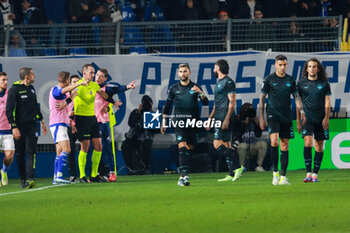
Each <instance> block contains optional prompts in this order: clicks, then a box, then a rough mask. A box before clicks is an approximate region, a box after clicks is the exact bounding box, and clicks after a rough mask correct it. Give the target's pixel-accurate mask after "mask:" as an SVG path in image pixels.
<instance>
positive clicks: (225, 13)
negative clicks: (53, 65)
mask: <svg viewBox="0 0 350 233" xmlns="http://www.w3.org/2000/svg"><path fill="white" fill-rule="evenodd" d="M338 15H343V16H344V17H348V16H350V0H171V1H169V0H0V25H10V30H11V34H10V46H9V54H8V56H27V55H28V56H42V55H56V54H60V55H63V54H67V53H68V54H71V53H75V54H86V53H89V54H90V53H96V52H91V51H87V50H89V49H85V48H72V49H70V50H72V51H67V50H66V49H64V48H65V47H66V46H67V44H70V45H82V44H85V45H86V44H92V42H93V40H96V41H97V42H96V43H97V44H101V43H102V44H113V43H114V36H113V35H112V33H113V32H114V28H111V27H105V28H102V29H91V28H90V29H83V28H81V29H79V28H75V29H74V33H73V32H70V31H69V30H68V29H67V28H66V27H65V26H63V24H66V23H68V24H74V23H98V22H102V23H104V22H118V21H123V22H135V21H164V20H167V21H174V20H227V19H229V18H232V19H254V22H253V23H251V24H250V25H249V27H246V30H243V32H244V38H236V39H240V40H241V39H245V40H247V41H271V40H274V39H275V40H276V39H278V38H277V37H276V36H275V34H276V31H278V30H283V33H278V34H281V35H283V37H285V38H289V39H291V40H298V39H300V38H305V35H307V34H308V33H309V34H310V32H309V31H305V28H304V30H303V28H302V27H301V26H300V25H298V24H297V23H296V22H291V24H290V26H289V27H288V31H287V33H285V32H284V31H285V29H284V28H283V29H280V28H279V27H277V25H274V24H272V25H271V24H268V23H261V21H260V19H261V18H279V17H288V18H290V17H292V18H295V17H297V18H300V17H317V16H319V17H325V16H338ZM16 24H17V25H28V24H29V25H38V24H42V25H43V24H46V25H49V24H54V25H55V26H49V27H47V28H45V29H44V28H40V27H33V28H27V29H24V28H19V29H18V30H17V29H16V30H14V28H15V27H11V25H16ZM60 24H61V26H59V25H60ZM323 24H324V25H323V27H322V28H325V31H324V33H323V34H325V35H328V34H329V33H331V32H333V31H334V33H337V30H338V25H339V22H338V21H337V20H336V19H334V22H331V21H329V20H325V21H324V23H323ZM56 25H57V26H56ZM73 26H74V25H73ZM330 28H331V29H332V30H331V32H330ZM333 29H334V30H333ZM96 30H98V31H96ZM157 30H158V31H160V32H158V31H157V33H158V34H161V35H160V36H161V38H166V39H164V40H167V41H165V42H168V41H169V40H172V36H171V31H170V29H169V28H167V27H165V26H163V27H162V28H160V29H159V28H157ZM307 30H308V29H307ZM190 31H191V30H190ZM111 32H112V33H111ZM257 32H258V33H257ZM172 33H175V32H172ZM320 33H321V32H320ZM109 34H110V35H109ZM122 34H123V35H122V37H124V38H121V40H120V43H124V45H127V44H138V45H140V44H141V45H142V44H143V43H144V41H143V39H142V35H141V34H142V32H141V31H140V29H138V28H137V27H132V26H129V27H128V28H125V29H124V31H123V32H122ZM158 34H156V35H157V36H158V37H159V35H158ZM76 35H94V36H93V37H96V38H88V37H86V38H85V37H84V38H82V37H81V36H76ZM189 36H190V37H193V38H196V37H195V36H193V32H192V31H191V33H190V34H189ZM237 36H239V35H237ZM240 36H241V37H242V35H240ZM158 37H157V38H158ZM185 37H186V35H184V38H185ZM308 37H310V38H311V37H312V36H308ZM181 38H182V37H181ZM197 39H198V38H197ZM222 39H223V40H226V38H225V37H224V36H223V37H222ZM232 39H235V38H232ZM0 42H1V43H2V44H3V43H4V42H5V33H4V31H2V32H0ZM161 42H164V41H161ZM322 46H323V47H322V48H320V51H329V50H333V49H334V47H335V46H336V45H326V46H324V45H322ZM39 47H46V48H50V49H43V50H41V49H38V48H39ZM72 47H74V46H72ZM299 47H300V46H299ZM299 47H298V46H291V49H290V51H295V52H297V51H304V48H302V47H301V48H299ZM136 48H137V49H139V50H140V48H142V49H143V50H142V51H139V50H137V51H134V50H132V49H133V48H131V49H130V51H129V52H138V53H146V52H147V51H146V49H145V48H144V47H136ZM249 48H253V47H249ZM267 48H272V47H271V45H269V44H267V43H265V44H262V45H261V46H260V47H259V46H255V47H254V48H253V49H258V50H266V49H267ZM221 49H223V50H226V49H225V48H224V47H223V48H221ZM233 49H234V48H233ZM239 49H242V48H239ZM272 49H277V48H272ZM73 50H74V51H73ZM90 50H91V49H90ZM114 52H115V51H114V50H113V49H112V50H111V49H109V50H108V49H104V50H103V51H100V52H99V53H104V54H113V53H114ZM163 52H164V51H163ZM166 52H173V50H171V51H166ZM0 53H2V54H3V55H4V53H3V50H2V49H1V48H0Z"/></svg>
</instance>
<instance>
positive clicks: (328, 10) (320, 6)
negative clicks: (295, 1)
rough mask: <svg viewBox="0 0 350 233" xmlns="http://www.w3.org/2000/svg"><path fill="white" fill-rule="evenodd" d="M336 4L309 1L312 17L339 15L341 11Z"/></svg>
mask: <svg viewBox="0 0 350 233" xmlns="http://www.w3.org/2000/svg"><path fill="white" fill-rule="evenodd" d="M335 2H336V1H334V0H333V1H332V0H309V2H308V6H309V9H310V16H321V17H325V16H330V15H337V14H338V12H339V11H338V9H337V6H336V4H335Z"/></svg>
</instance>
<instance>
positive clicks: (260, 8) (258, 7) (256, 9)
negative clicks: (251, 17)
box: [254, 6, 264, 14]
mask: <svg viewBox="0 0 350 233" xmlns="http://www.w3.org/2000/svg"><path fill="white" fill-rule="evenodd" d="M255 11H260V12H261V13H262V14H264V12H263V10H262V7H261V6H257V7H254V12H255Z"/></svg>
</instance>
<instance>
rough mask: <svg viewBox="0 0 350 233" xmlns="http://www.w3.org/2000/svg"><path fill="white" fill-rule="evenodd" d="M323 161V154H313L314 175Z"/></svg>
mask: <svg viewBox="0 0 350 233" xmlns="http://www.w3.org/2000/svg"><path fill="white" fill-rule="evenodd" d="M322 159H323V152H315V158H314V173H316V174H317V173H318V171H319V170H320V167H321V163H322Z"/></svg>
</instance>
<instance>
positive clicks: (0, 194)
mask: <svg viewBox="0 0 350 233" xmlns="http://www.w3.org/2000/svg"><path fill="white" fill-rule="evenodd" d="M64 185H66V184H57V185H49V186H44V187H41V188H34V189H26V190H23V191H16V192H11V193H0V197H1V196H6V195H11V194H18V193H26V192H34V191H39V190H44V189H49V188H55V187H61V186H64Z"/></svg>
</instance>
